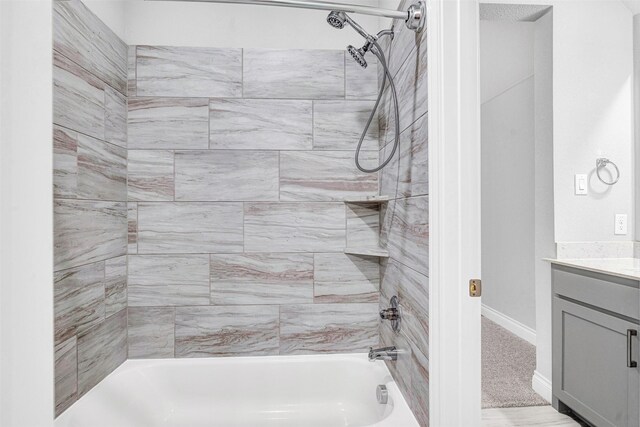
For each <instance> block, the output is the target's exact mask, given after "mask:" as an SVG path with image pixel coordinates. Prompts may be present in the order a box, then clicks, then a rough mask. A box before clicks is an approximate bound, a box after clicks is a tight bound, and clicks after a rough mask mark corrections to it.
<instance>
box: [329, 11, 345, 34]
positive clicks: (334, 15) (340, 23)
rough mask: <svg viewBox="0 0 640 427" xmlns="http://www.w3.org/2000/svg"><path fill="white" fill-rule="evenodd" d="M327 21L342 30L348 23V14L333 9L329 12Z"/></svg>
mask: <svg viewBox="0 0 640 427" xmlns="http://www.w3.org/2000/svg"><path fill="white" fill-rule="evenodd" d="M327 22H328V23H329V25H331V26H332V27H333V28H337V29H339V30H341V29H343V28H344V27H345V25H347V15H346V14H345V13H344V12H338V11H336V10H332V11H331V12H330V13H329V16H327Z"/></svg>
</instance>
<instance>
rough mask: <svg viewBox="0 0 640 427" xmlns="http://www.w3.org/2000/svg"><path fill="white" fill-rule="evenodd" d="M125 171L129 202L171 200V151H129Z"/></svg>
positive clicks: (172, 193)
mask: <svg viewBox="0 0 640 427" xmlns="http://www.w3.org/2000/svg"><path fill="white" fill-rule="evenodd" d="M127 171H128V180H127V184H128V196H129V200H135V201H172V200H173V196H174V181H173V176H174V170H173V151H167V150H129V158H128V169H127Z"/></svg>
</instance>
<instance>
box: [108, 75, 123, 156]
mask: <svg viewBox="0 0 640 427" xmlns="http://www.w3.org/2000/svg"><path fill="white" fill-rule="evenodd" d="M104 108H105V112H104V116H105V117H104V138H105V139H106V140H107V141H108V142H110V143H112V144H115V145H118V146H120V147H123V148H127V99H126V98H125V97H124V96H123V95H121V94H120V92H118V91H116V90H113V89H111V88H110V87H109V86H106V87H105V89H104Z"/></svg>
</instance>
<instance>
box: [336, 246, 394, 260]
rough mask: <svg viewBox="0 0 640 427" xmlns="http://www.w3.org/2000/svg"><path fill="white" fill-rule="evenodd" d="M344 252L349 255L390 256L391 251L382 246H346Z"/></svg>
mask: <svg viewBox="0 0 640 427" xmlns="http://www.w3.org/2000/svg"><path fill="white" fill-rule="evenodd" d="M344 253H345V254H349V255H364V256H377V257H380V258H389V251H387V250H386V249H382V248H345V249H344Z"/></svg>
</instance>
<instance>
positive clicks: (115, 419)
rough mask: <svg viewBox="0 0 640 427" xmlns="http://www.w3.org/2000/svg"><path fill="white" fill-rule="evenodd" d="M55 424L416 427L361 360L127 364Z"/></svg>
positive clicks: (394, 390)
mask: <svg viewBox="0 0 640 427" xmlns="http://www.w3.org/2000/svg"><path fill="white" fill-rule="evenodd" d="M378 384H384V385H386V386H387V388H388V391H389V401H388V403H387V404H386V405H381V404H379V403H378V402H377V400H376V387H377V386H378ZM55 426H56V427H102V426H104V427H114V426H118V427H143V426H149V427H160V426H163V427H164V426H171V427H178V426H179V427H200V426H202V427H204V426H207V427H276V426H277V427H342V426H345V427H346V426H349V427H363V426H367V427H374V426H375V427H419V426H418V423H417V422H416V420H415V418H414V417H413V415H412V413H411V411H410V410H409V407H408V406H407V403H406V402H405V400H404V399H403V397H402V395H401V394H400V391H399V390H398V387H397V386H396V384H395V383H394V382H393V379H392V378H391V375H390V374H389V371H388V370H387V367H386V366H385V364H384V363H383V362H375V363H371V362H369V361H368V360H367V356H366V355H364V354H355V355H326V356H325V355H323V356H271V357H233V358H215V359H170V360H128V361H126V362H125V363H124V364H122V365H121V366H120V367H119V368H118V369H116V370H115V371H114V372H113V373H111V374H110V375H109V376H108V377H107V378H105V379H104V381H102V382H101V383H100V384H98V385H97V386H96V387H94V388H93V389H92V390H91V391H90V392H89V393H87V394H86V395H85V396H83V397H82V398H81V399H80V400H78V402H76V403H75V404H74V405H73V406H72V407H71V408H69V409H68V410H67V411H66V412H65V413H64V414H62V415H61V416H59V417H58V419H57V420H56V422H55Z"/></svg>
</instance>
